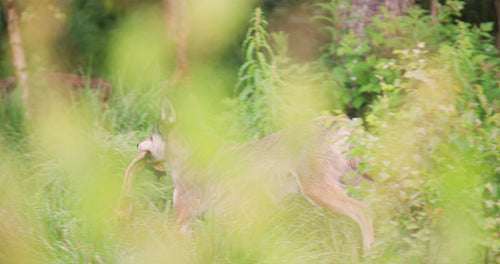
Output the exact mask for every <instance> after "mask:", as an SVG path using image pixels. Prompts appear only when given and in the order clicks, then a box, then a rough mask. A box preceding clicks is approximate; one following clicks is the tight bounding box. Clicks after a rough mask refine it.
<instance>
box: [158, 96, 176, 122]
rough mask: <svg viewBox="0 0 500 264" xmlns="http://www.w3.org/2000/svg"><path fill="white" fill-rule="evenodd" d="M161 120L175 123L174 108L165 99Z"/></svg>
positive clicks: (162, 105)
mask: <svg viewBox="0 0 500 264" xmlns="http://www.w3.org/2000/svg"><path fill="white" fill-rule="evenodd" d="M161 120H162V121H167V122H169V123H173V122H174V121H175V110H174V106H173V105H172V103H171V102H170V100H168V99H164V100H163V102H162V104H161Z"/></svg>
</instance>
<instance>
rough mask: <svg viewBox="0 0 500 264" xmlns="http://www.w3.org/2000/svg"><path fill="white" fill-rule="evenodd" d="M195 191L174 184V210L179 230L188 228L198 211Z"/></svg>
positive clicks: (185, 230)
mask: <svg viewBox="0 0 500 264" xmlns="http://www.w3.org/2000/svg"><path fill="white" fill-rule="evenodd" d="M197 200H198V199H197V197H196V192H194V191H193V190H191V189H189V188H186V187H185V186H183V185H182V184H176V186H175V189H174V212H175V219H176V221H177V224H179V226H180V231H181V232H183V233H184V232H187V231H188V230H189V224H190V223H191V220H192V219H193V217H195V216H196V215H197V214H198V213H199V205H198V203H197Z"/></svg>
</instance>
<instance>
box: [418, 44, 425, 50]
mask: <svg viewBox="0 0 500 264" xmlns="http://www.w3.org/2000/svg"><path fill="white" fill-rule="evenodd" d="M417 47H418V48H420V49H423V48H425V42H420V43H418V44H417Z"/></svg>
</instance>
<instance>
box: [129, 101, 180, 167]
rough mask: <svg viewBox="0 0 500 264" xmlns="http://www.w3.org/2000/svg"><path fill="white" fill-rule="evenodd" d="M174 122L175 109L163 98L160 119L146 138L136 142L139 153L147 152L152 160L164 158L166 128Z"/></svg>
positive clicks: (162, 159) (160, 160)
mask: <svg viewBox="0 0 500 264" xmlns="http://www.w3.org/2000/svg"><path fill="white" fill-rule="evenodd" d="M174 123H175V110H174V107H173V106H172V103H170V101H169V100H167V99H165V100H164V101H163V104H162V108H161V120H160V121H159V122H157V123H156V124H155V125H154V126H153V132H152V133H151V136H150V137H148V138H147V139H145V140H143V141H141V142H139V144H137V149H138V150H139V152H140V153H142V152H147V156H148V157H149V159H150V160H151V161H152V162H162V161H164V160H165V147H166V141H167V138H166V137H167V135H166V132H167V130H169V129H171V127H172V126H173V124H174Z"/></svg>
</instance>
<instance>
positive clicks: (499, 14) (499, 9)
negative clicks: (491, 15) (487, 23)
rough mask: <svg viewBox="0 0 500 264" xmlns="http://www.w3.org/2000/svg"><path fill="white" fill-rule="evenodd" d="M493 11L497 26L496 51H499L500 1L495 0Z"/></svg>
mask: <svg viewBox="0 0 500 264" xmlns="http://www.w3.org/2000/svg"><path fill="white" fill-rule="evenodd" d="M495 9H496V11H497V24H498V31H497V49H499V50H500V0H495Z"/></svg>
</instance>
